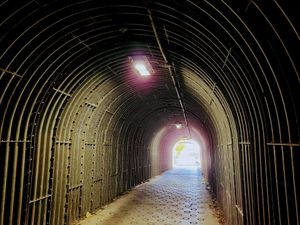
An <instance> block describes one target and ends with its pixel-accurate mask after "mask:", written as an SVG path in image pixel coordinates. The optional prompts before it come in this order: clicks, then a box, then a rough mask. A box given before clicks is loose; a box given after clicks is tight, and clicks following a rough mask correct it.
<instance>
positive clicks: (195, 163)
mask: <svg viewBox="0 0 300 225" xmlns="http://www.w3.org/2000/svg"><path fill="white" fill-rule="evenodd" d="M200 151H201V149H200V145H199V144H198V143H197V142H196V141H194V140H192V139H182V140H179V141H178V142H176V144H175V145H174V147H173V149H172V157H173V163H172V166H173V168H178V167H180V168H182V167H188V168H190V167H194V168H196V167H197V168H201V160H200Z"/></svg>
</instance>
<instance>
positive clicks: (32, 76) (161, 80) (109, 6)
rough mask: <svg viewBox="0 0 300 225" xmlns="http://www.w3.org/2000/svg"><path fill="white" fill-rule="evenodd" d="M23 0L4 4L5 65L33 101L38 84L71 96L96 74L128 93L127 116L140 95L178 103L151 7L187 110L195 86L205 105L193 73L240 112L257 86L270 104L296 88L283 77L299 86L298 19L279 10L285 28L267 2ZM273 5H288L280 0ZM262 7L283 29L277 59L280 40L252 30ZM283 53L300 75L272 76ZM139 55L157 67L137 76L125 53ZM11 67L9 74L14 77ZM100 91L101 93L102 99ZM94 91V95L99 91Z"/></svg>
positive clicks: (146, 105) (150, 106)
mask: <svg viewBox="0 0 300 225" xmlns="http://www.w3.org/2000/svg"><path fill="white" fill-rule="evenodd" d="M12 4H13V6H12ZM18 4H19V5H18ZM18 4H16V3H11V2H9V1H8V2H4V3H3V4H2V5H1V6H2V8H3V10H2V11H3V12H4V13H3V14H2V23H1V29H2V30H3V32H1V33H3V35H2V38H1V52H2V55H1V68H3V69H2V70H3V71H2V80H4V81H5V82H2V83H3V85H4V88H3V89H2V90H4V91H5V92H6V90H7V89H8V88H10V85H8V84H12V83H15V82H17V83H18V89H20V90H21V89H23V90H22V91H23V92H24V93H25V92H26V93H32V96H31V95H30V94H29V95H28V98H29V99H27V100H28V101H34V100H33V98H36V97H37V96H38V97H41V95H40V94H39V93H37V92H38V91H40V92H41V93H46V92H50V91H53V88H54V89H59V90H62V91H63V92H66V93H72V92H74V91H76V90H78V89H80V87H81V84H82V83H83V82H86V81H87V80H89V79H93V80H94V85H97V83H98V84H100V83H102V82H104V80H107V81H110V85H112V87H114V91H113V90H111V93H112V94H113V96H114V97H112V98H115V97H116V96H118V98H120V99H124V101H126V102H127V103H126V107H127V106H128V107H129V108H130V107H131V108H132V110H130V109H129V108H128V109H127V110H128V114H129V115H131V114H132V113H134V112H135V111H136V109H137V107H136V106H135V104H136V103H137V102H135V101H138V100H137V98H136V97H138V98H140V99H141V102H139V104H140V105H142V107H141V106H140V108H143V109H144V110H145V111H146V112H151V110H153V112H155V111H156V108H157V107H158V108H161V109H162V108H166V109H167V108H168V107H173V108H180V105H179V102H178V99H177V97H176V94H175V90H174V87H173V85H172V83H171V79H170V75H169V72H168V70H167V69H166V68H164V67H165V64H166V63H165V61H164V59H163V58H162V54H161V52H160V49H159V48H158V43H157V40H156V38H155V35H154V32H153V27H152V26H151V21H150V18H149V12H148V11H147V9H149V10H150V12H151V14H152V17H153V20H154V23H155V26H156V30H157V32H158V38H159V39H160V41H161V43H162V46H163V49H164V51H165V52H166V56H167V59H168V61H169V62H170V63H173V64H174V70H175V71H176V74H175V77H176V79H177V81H178V82H179V84H180V91H181V94H182V97H183V100H184V103H185V104H186V105H187V106H186V107H189V106H188V105H189V101H188V99H189V98H190V97H189V95H191V94H190V93H191V92H193V91H196V92H198V96H199V98H198V97H196V98H198V105H199V109H200V110H199V111H203V110H201V108H203V107H204V108H209V107H208V105H209V104H210V103H209V100H208V102H207V101H203V99H202V101H201V99H200V98H201V93H200V92H201V91H199V90H200V89H201V87H199V86H198V85H199V82H197V80H202V81H201V82H204V83H205V84H206V85H208V86H209V87H210V88H211V89H212V90H213V92H214V91H215V90H219V93H220V94H221V95H220V96H217V98H218V100H219V101H220V102H221V104H223V107H227V106H225V105H226V104H230V105H229V107H231V108H232V109H235V110H233V111H234V113H236V114H243V113H244V112H245V111H247V109H248V108H252V106H256V105H261V104H264V103H263V102H262V100H259V99H258V98H259V97H258V96H257V95H258V94H259V93H260V94H261V95H263V94H264V93H265V92H267V93H270V95H271V96H270V97H271V100H273V101H274V104H276V102H275V101H277V100H276V98H277V97H279V98H281V101H283V102H282V103H281V104H283V105H284V104H285V103H284V99H283V96H282V95H283V94H284V93H282V92H284V91H287V92H288V93H287V94H291V91H289V89H292V88H296V87H287V86H286V85H284V83H286V81H285V82H281V83H279V79H283V81H284V80H286V79H291V80H293V81H294V82H292V83H299V75H298V72H297V68H296V67H297V64H296V63H295V62H294V60H293V58H294V57H295V54H296V51H294V50H293V47H292V46H291V45H292V43H293V41H294V42H295V41H297V40H298V37H299V36H298V34H297V33H296V30H291V29H293V28H294V29H295V24H293V23H292V22H294V23H295V20H292V19H294V18H289V17H288V16H287V14H284V11H282V15H281V16H282V17H283V19H284V22H285V23H287V22H290V24H288V25H289V28H281V27H282V26H281V24H276V23H274V24H272V21H271V20H272V19H274V20H275V19H276V18H273V17H272V14H271V13H272V11H270V10H269V9H265V5H258V4H256V3H251V2H250V3H249V4H248V2H244V3H242V2H241V3H239V4H236V5H234V4H233V3H231V2H224V1H220V2H208V1H203V2H201V3H195V2H192V1H187V2H184V3H183V2H174V1H165V2H155V1H149V2H143V1H135V2H130V3H129V2H122V3H121V4H120V3H118V2H114V1H110V2H109V3H103V2H95V1H77V2H69V1H61V2H59V1H49V2H47V3H44V2H40V1H31V2H28V3H26V4H24V3H18ZM271 7H272V8H274V10H277V11H280V10H283V9H282V8H281V7H280V5H279V4H278V3H276V2H275V3H273V4H271ZM289 7H291V6H289ZM6 9H7V10H6ZM263 10H266V12H264V11H263ZM288 10H291V9H290V8H288ZM242 12H243V13H242ZM268 13H269V14H270V15H269V16H268ZM239 14H240V15H239ZM256 14H258V15H257V20H259V19H261V20H262V22H264V23H270V24H269V27H268V28H269V29H271V30H273V33H274V34H275V37H276V36H277V39H278V41H277V43H276V44H278V45H280V44H281V45H282V47H281V48H282V52H280V53H276V56H275V58H274V59H273V58H270V57H271V56H269V54H273V52H271V51H273V50H272V49H274V48H275V47H277V46H270V47H269V48H264V46H263V44H264V43H261V40H259V39H258V38H256V36H255V34H256V32H261V31H260V30H256V29H255V28H254V27H253V26H254V25H255V24H254V23H253V21H250V20H249V19H254V17H255V16H256ZM247 22H248V23H249V24H247ZM258 22H259V21H258ZM275 22H276V21H275ZM252 27H253V28H254V29H252V30H251V28H252ZM281 29H283V30H281ZM284 29H290V32H291V33H292V34H293V36H289V37H287V36H286V35H285V33H284ZM293 32H294V33H293ZM268 38H269V39H271V38H273V36H270V37H268ZM284 38H289V40H288V42H287V41H285V42H283V41H284ZM266 44H268V42H266ZM290 46H291V47H290ZM268 51H269V52H268ZM281 53H282V54H286V55H287V56H288V57H287V58H288V59H290V61H289V63H288V65H287V66H286V65H285V68H286V70H288V71H289V72H291V73H293V74H295V75H296V76H294V77H293V76H291V77H289V78H287V77H284V76H282V77H280V76H279V75H277V74H275V71H274V66H275V65H273V64H275V63H273V62H272V60H273V61H274V60H276V63H277V62H280V56H279V54H281ZM136 54H142V55H146V56H147V57H148V58H149V60H150V62H151V64H152V66H153V67H154V70H155V71H156V74H155V76H153V77H152V78H151V79H149V81H148V80H147V81H136V80H138V79H139V78H135V77H134V76H135V74H133V73H132V68H131V67H130V63H129V60H128V57H129V56H133V55H136ZM263 64H266V65H267V66H263ZM279 66H280V65H279ZM281 67H282V65H281ZM5 71H8V73H9V71H12V73H13V77H11V76H9V75H7V74H5ZM187 71H189V72H187ZM282 72H283V71H282ZM17 75H20V76H22V79H20V78H21V77H20V76H17ZM97 76H98V78H97ZM105 77H106V78H105ZM12 79H14V81H12ZM25 80H26V82H25ZM135 81H136V82H135ZM273 83H274V87H273ZM283 85H284V86H283ZM200 86H201V84H200ZM41 87H42V88H41ZM112 87H108V88H107V91H108V90H109V89H110V88H112ZM50 88H52V90H51V89H50ZM287 88H289V89H287ZM113 92H114V93H113ZM289 92H290V93H289ZM6 93H10V92H6ZM16 93H18V91H16ZM126 93H128V94H126ZM129 93H131V94H129ZM130 95H132V96H131V97H129V96H130ZM2 96H4V95H2ZM18 96H20V97H22V94H21V95H20V93H18ZM101 96H102V93H101V92H99V95H98V98H101ZM13 97H14V96H13ZM290 97H291V98H293V95H291V96H290ZM16 98H17V96H16ZM93 98H97V95H95V94H94V95H93ZM130 99H131V100H130ZM98 101H99V99H95V102H98ZM121 101H123V100H121ZM131 101H132V102H131ZM224 101H228V103H225V102H224ZM192 104H194V103H192ZM254 108H255V107H254ZM255 110H259V109H256V108H255ZM163 111H164V110H163ZM165 111H166V110H165ZM138 113H141V112H138ZM259 113H262V112H259ZM166 114H175V115H174V116H177V115H178V114H180V110H167V113H166ZM208 114H209V115H210V114H211V113H208ZM260 116H261V115H260ZM286 116H287V115H286ZM294 116H295V115H294ZM286 119H287V120H288V118H286Z"/></svg>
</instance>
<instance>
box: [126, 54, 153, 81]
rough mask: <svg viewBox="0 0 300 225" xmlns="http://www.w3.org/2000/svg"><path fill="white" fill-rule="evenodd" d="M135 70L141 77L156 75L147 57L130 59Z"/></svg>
mask: <svg viewBox="0 0 300 225" xmlns="http://www.w3.org/2000/svg"><path fill="white" fill-rule="evenodd" d="M129 59H130V61H131V63H132V65H133V68H134V69H135V70H136V71H137V72H138V74H139V75H141V76H149V75H151V74H153V73H154V70H153V68H152V66H151V65H150V63H149V60H148V59H147V57H146V56H131V57H129Z"/></svg>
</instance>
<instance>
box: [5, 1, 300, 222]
mask: <svg viewBox="0 0 300 225" xmlns="http://www.w3.org/2000/svg"><path fill="white" fill-rule="evenodd" d="M296 3H297V2H296V1H285V2H283V1H277V0H274V1H264V2H261V1H238V2H233V1H229V0H228V1H227V0H226V1H223V0H222V1H220V0H218V1H217V0H212V1H190V0H186V1H172V0H164V1H130V2H129V1H122V3H121V4H120V3H118V2H116V1H109V3H105V2H102V1H94V0H79V1H68V0H64V1H55V0H52V1H51V0H48V1H41V0H34V1H25V2H22V1H18V2H17V1H12V0H6V1H2V2H1V3H0V35H1V36H0V78H1V81H0V85H1V87H0V90H1V96H0V104H1V105H0V112H1V113H0V118H1V129H0V135H1V145H0V175H1V176H0V178H1V179H0V186H1V191H0V204H1V205H0V225H12V224H17V225H20V224H26V225H27V224H32V225H33V224H37V225H40V224H51V225H58V224H70V223H71V222H72V221H74V220H76V219H79V218H82V217H84V216H85V215H86V213H87V212H91V211H94V210H96V209H98V208H100V207H101V206H103V205H104V204H106V203H108V202H110V201H112V200H113V199H114V198H115V197H116V196H117V195H119V194H121V193H123V192H125V191H127V190H129V189H130V188H132V187H134V186H135V185H137V184H139V183H141V182H143V181H146V180H147V179H149V178H150V177H152V176H155V175H157V174H159V173H161V172H163V171H164V170H166V169H168V168H169V167H170V165H171V160H172V159H171V157H167V156H170V150H171V147H170V146H172V145H173V144H174V143H175V142H176V141H177V140H178V139H179V138H183V137H189V135H191V137H192V138H193V139H195V140H197V141H199V142H201V144H202V160H203V162H202V165H203V168H202V170H203V173H204V174H205V176H206V177H207V179H208V181H209V182H210V184H211V186H212V189H213V191H214V192H215V194H216V196H217V199H218V202H219V204H220V205H221V206H222V208H223V210H224V213H225V219H226V221H227V224H228V225H229V224H230V225H242V224H245V225H263V224H272V225H285V224H287V225H300V222H299V202H300V201H299V195H300V193H299V190H300V184H299V179H300V177H299V167H298V166H297V165H298V162H299V160H300V138H299V136H300V135H299V101H298V100H297V97H298V96H299V94H300V93H299V88H300V85H299V82H300V77H299V73H298V70H299V65H300V64H299V50H300V49H299V40H300V37H299V31H298V30H299V18H298V11H297V7H295V5H296ZM134 55H145V56H147V58H148V60H149V62H150V64H151V65H152V66H153V69H154V71H155V74H153V75H152V76H151V77H149V78H141V77H139V76H137V74H135V73H134V72H133V70H132V67H131V64H130V60H129V58H128V57H130V56H134ZM297 57H298V58H297ZM174 80H175V85H174V83H173V81H174ZM176 87H177V88H178V90H179V95H178V93H176ZM180 101H182V102H183V104H180ZM183 112H184V113H183ZM184 114H185V115H184ZM184 116H186V118H187V121H185V120H184ZM176 122H180V123H182V124H185V125H188V127H184V129H182V130H174V129H175V128H174V124H175V123H176ZM188 128H189V129H188ZM188 130H189V131H190V132H188Z"/></svg>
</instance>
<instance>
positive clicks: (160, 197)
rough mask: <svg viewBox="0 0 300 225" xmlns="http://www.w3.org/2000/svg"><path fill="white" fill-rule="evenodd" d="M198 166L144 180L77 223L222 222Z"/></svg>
mask: <svg viewBox="0 0 300 225" xmlns="http://www.w3.org/2000/svg"><path fill="white" fill-rule="evenodd" d="M202 180H203V178H202V176H201V174H200V172H199V170H197V169H173V170H169V171H167V172H165V173H163V174H162V175H160V176H157V177H155V178H153V179H151V180H150V181H149V182H146V183H143V184H141V185H139V186H137V187H136V188H134V189H133V190H132V191H130V192H129V193H128V194H126V195H123V196H121V197H119V198H117V199H116V200H115V201H114V202H112V203H110V204H108V205H107V206H105V207H104V208H103V209H101V210H99V211H97V212H95V214H92V215H88V216H87V217H88V218H86V219H84V220H81V221H78V222H77V223H74V224H76V225H79V224H80V225H131V224H132V225H133V224H134V225H176V224H180V225H195V224H201V225H219V222H218V218H217V217H216V216H214V211H213V209H212V208H211V207H210V206H209V205H212V199H211V197H210V195H209V193H208V192H207V190H206V189H205V185H204V184H203V182H202Z"/></svg>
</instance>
